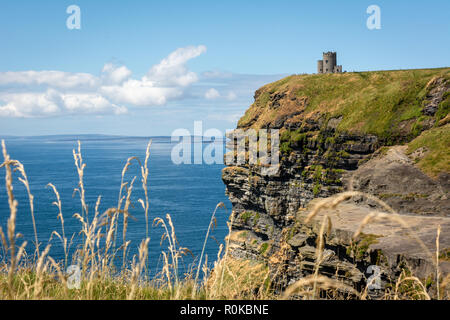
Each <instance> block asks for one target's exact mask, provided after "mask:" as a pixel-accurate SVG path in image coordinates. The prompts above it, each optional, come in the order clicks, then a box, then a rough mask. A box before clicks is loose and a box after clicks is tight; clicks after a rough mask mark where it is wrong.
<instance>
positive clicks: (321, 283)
mask: <svg viewBox="0 0 450 320" xmlns="http://www.w3.org/2000/svg"><path fill="white" fill-rule="evenodd" d="M310 286H313V287H318V288H320V289H323V290H330V289H335V290H341V291H345V292H347V293H350V294H353V295H355V296H357V297H359V293H358V292H357V291H356V290H355V289H353V288H352V287H350V286H348V285H345V284H344V283H342V282H341V281H338V280H335V279H331V278H328V277H325V276H320V275H319V276H316V275H312V276H308V277H305V278H302V279H300V280H298V281H297V282H295V283H294V284H292V285H290V286H289V287H288V288H287V289H286V291H284V293H283V294H282V296H281V299H289V298H290V297H291V296H292V295H293V294H298V295H300V296H304V297H305V298H308V297H310V296H312V297H313V299H314V296H315V290H314V289H313V290H312V292H311V290H307V289H305V288H307V287H310ZM302 288H303V290H300V289H302Z"/></svg>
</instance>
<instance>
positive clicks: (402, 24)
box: [0, 0, 450, 136]
mask: <svg viewBox="0 0 450 320" xmlns="http://www.w3.org/2000/svg"><path fill="white" fill-rule="evenodd" d="M72 4H75V5H78V6H79V7H80V9H81V29H80V30H69V29H68V28H67V27H66V19H67V18H68V17H69V14H67V13H66V8H67V7H68V6H69V5H72ZM372 4H375V5H378V6H379V7H380V8H381V29H380V30H369V29H368V28H367V27H366V20H367V18H368V17H369V15H368V14H367V13H366V9H367V7H368V6H369V5H372ZM448 12H450V2H449V1H448V0H442V1H437V0H435V1H427V2H424V1H402V0H396V1H378V0H372V1H345V3H342V1H320V2H315V1H314V2H313V1H299V0H297V1H276V2H274V1H232V0H231V1H220V2H219V1H93V0H90V1H82V0H78V1H77V0H72V1H61V0H58V1H31V0H30V1H21V0H15V1H2V2H1V3H0V39H1V43H2V45H1V47H0V135H45V134H82V133H102V134H119V135H139V136H150V135H170V134H171V132H172V131H173V130H175V129H177V128H187V129H189V130H192V128H193V122H194V121H195V120H202V121H204V128H205V129H206V128H210V127H214V128H218V129H220V130H222V131H224V130H225V129H228V128H233V127H235V125H236V121H237V119H238V118H239V116H241V115H242V114H243V113H244V111H245V110H246V109H247V107H248V106H249V105H250V104H251V103H252V99H253V93H254V91H255V90H256V89H257V88H258V87H260V86H262V85H263V84H265V83H267V82H271V81H274V80H277V79H279V78H281V77H283V76H284V75H289V74H294V73H313V72H315V68H316V60H317V59H320V57H321V53H322V52H323V51H328V50H333V51H337V52H338V63H339V64H342V65H343V68H344V70H347V71H363V70H386V69H409V68H428V67H444V66H449V65H450V63H449V58H450V54H449V52H450V41H449V38H450V37H449V35H450V24H449V23H448ZM446 21H447V22H446Z"/></svg>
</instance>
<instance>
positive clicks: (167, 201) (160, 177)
mask: <svg viewBox="0 0 450 320" xmlns="http://www.w3.org/2000/svg"><path fill="white" fill-rule="evenodd" d="M3 139H4V140H5V143H6V147H7V151H8V154H9V155H10V156H11V158H12V159H15V160H18V161H20V162H21V163H22V164H23V165H24V167H25V170H26V173H27V176H28V179H29V181H30V188H31V193H32V194H33V195H34V210H35V218H36V228H37V233H38V240H39V243H40V248H41V250H43V248H45V246H46V245H47V244H48V243H49V241H50V238H51V241H50V243H51V249H50V253H49V255H50V256H51V257H52V258H54V259H56V260H57V261H63V260H64V250H63V246H62V244H61V241H60V240H59V239H58V238H57V237H56V236H55V235H53V236H52V233H53V231H57V232H58V233H59V234H61V223H60V221H59V220H58V219H57V215H58V208H57V207H56V206H55V205H52V203H53V202H54V201H55V200H56V197H55V195H54V193H53V191H52V190H51V189H50V188H49V187H46V186H47V184H48V183H52V184H53V185H55V187H56V188H57V189H58V191H59V193H60V195H61V201H62V213H63V216H64V222H65V233H66V237H67V238H69V239H70V238H71V237H72V236H73V243H72V245H71V253H72V254H73V252H74V250H75V249H76V248H77V246H79V244H80V243H81V240H82V235H81V234H80V230H81V223H80V222H79V221H78V220H77V219H76V218H74V217H73V215H74V213H81V204H80V200H79V194H78V193H74V189H75V188H77V187H78V175H77V171H76V167H75V164H74V159H73V154H72V150H73V149H76V148H77V140H80V141H81V151H82V156H83V161H84V163H86V168H85V172H84V186H85V191H86V202H87V205H88V210H89V217H90V218H91V220H92V217H93V215H94V209H95V204H96V201H97V199H98V196H101V203H100V206H99V212H100V213H103V212H104V211H105V210H106V209H108V208H110V207H115V206H117V202H118V197H119V189H120V183H121V173H122V169H123V167H124V165H125V163H126V161H127V159H128V158H129V157H133V156H136V157H138V158H139V160H140V161H141V162H142V163H143V161H144V159H145V150H146V146H147V143H148V141H149V140H150V139H151V140H152V146H151V149H150V158H149V164H148V167H149V178H148V189H149V201H150V209H149V224H150V244H149V267H150V270H151V273H152V274H156V273H158V272H160V271H161V267H162V260H161V252H162V251H167V247H168V242H167V240H165V241H163V242H162V244H161V235H162V228H161V226H153V227H152V222H153V219H155V218H157V217H160V218H165V217H166V214H170V216H171V218H172V220H173V225H174V227H175V233H176V236H177V240H178V243H179V244H178V245H179V246H181V247H185V248H187V249H189V250H190V251H191V252H192V255H191V254H187V255H186V256H183V259H182V263H181V265H180V270H179V272H180V273H184V272H189V270H190V268H191V267H192V264H193V262H194V261H197V259H198V258H199V256H200V253H201V250H202V246H203V242H204V239H205V235H206V231H207V229H208V226H209V223H210V219H211V215H212V213H213V211H214V209H215V207H216V205H217V204H218V203H220V202H223V203H224V204H225V206H226V209H222V208H220V209H218V211H217V213H216V217H217V224H216V226H215V228H214V230H213V231H212V232H211V237H210V238H209V239H208V243H207V246H206V254H207V255H208V261H209V262H210V263H212V262H213V261H214V260H215V259H216V257H217V253H218V250H219V245H220V244H221V243H222V244H224V238H225V236H226V234H227V233H228V227H227V225H226V221H227V220H228V218H229V215H230V214H231V203H230V202H229V200H228V198H227V197H226V195H225V185H224V184H223V182H222V179H221V170H222V168H223V167H224V165H222V164H213V165H207V164H196V165H194V164H179V165H176V164H174V163H172V161H171V151H172V148H173V146H174V145H175V143H172V142H171V141H170V137H153V138H141V137H117V136H101V135H83V136H46V137H43V136H42V137H4V138H3ZM220 144H221V146H222V147H224V145H223V143H222V142H220ZM206 146H207V143H203V148H205V147H206ZM1 159H2V161H1V162H3V157H1ZM135 176H136V180H135V183H134V187H133V192H132V196H131V209H130V214H131V215H132V217H133V218H131V219H130V220H129V224H128V232H127V236H126V241H130V244H129V248H130V251H129V253H128V254H127V259H126V260H127V261H128V262H130V261H131V260H132V258H133V255H135V254H137V248H138V246H139V244H140V242H141V241H142V240H143V239H144V238H145V235H146V226H145V214H144V210H143V209H142V207H141V204H140V203H139V202H138V199H140V198H142V199H144V192H143V188H142V185H141V174H140V167H139V164H138V162H137V161H135V160H133V161H132V165H131V166H130V168H129V170H128V171H127V173H126V175H125V181H128V182H130V181H131V180H132V179H133V177H135ZM4 177H5V170H4V168H1V169H0V178H1V183H0V226H1V227H2V228H3V230H6V228H7V220H8V217H9V206H8V198H7V194H6V188H5V183H4V181H5V180H4ZM18 177H19V173H18V172H16V173H14V196H15V198H16V199H17V201H18V203H19V206H18V214H17V221H16V231H17V232H18V233H20V234H21V235H22V237H21V238H20V239H18V244H20V243H22V241H27V242H28V244H27V247H26V250H27V252H28V254H32V253H33V251H34V231H33V224H32V219H31V215H30V207H29V204H28V196H27V193H26V189H25V188H24V186H23V185H22V183H21V182H20V181H19V180H18ZM125 194H126V192H125ZM121 225H122V216H121V217H120V219H119V230H118V232H119V233H118V234H119V237H118V240H117V241H118V242H117V247H119V246H120V245H121V243H122V241H121V238H122V229H121ZM0 255H5V253H4V251H3V250H2V251H0ZM69 260H70V257H69ZM120 261H122V260H121V259H120ZM69 262H70V261H69ZM69 264H70V263H69ZM116 265H118V267H120V266H121V263H116Z"/></svg>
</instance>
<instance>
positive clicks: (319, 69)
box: [317, 60, 323, 73]
mask: <svg viewBox="0 0 450 320" xmlns="http://www.w3.org/2000/svg"><path fill="white" fill-rule="evenodd" d="M317 73H323V60H317Z"/></svg>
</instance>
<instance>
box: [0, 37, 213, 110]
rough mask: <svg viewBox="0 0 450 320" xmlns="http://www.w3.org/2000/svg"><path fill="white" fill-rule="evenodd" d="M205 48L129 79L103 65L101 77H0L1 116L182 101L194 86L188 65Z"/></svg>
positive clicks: (125, 72) (120, 69) (121, 69)
mask: <svg viewBox="0 0 450 320" xmlns="http://www.w3.org/2000/svg"><path fill="white" fill-rule="evenodd" d="M205 52H206V47H205V46H202V45H201V46H189V47H185V48H179V49H177V50H175V51H174V52H172V53H171V54H169V55H168V56H167V57H166V58H164V59H162V60H161V61H160V62H159V63H158V64H156V65H154V66H153V67H151V68H150V69H149V71H148V72H147V74H146V75H145V76H143V77H142V78H141V79H133V78H131V76H132V72H131V71H130V70H129V69H128V68H127V67H126V66H123V65H122V66H118V65H114V64H112V63H106V64H105V65H104V66H103V69H102V71H101V74H100V76H95V75H92V74H88V73H69V72H62V71H20V72H13V71H10V72H0V117H46V116H55V115H66V114H123V113H126V112H127V107H133V106H140V107H151V106H161V105H165V104H166V103H168V102H169V101H171V100H175V99H180V98H182V97H183V95H184V94H185V90H186V89H187V88H188V87H189V86H190V85H192V84H194V83H195V82H197V81H198V76H197V74H196V73H195V72H192V71H190V70H189V69H188V68H187V66H186V63H187V62H188V61H189V60H191V59H193V58H196V57H198V56H199V55H201V54H203V53H205Z"/></svg>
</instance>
